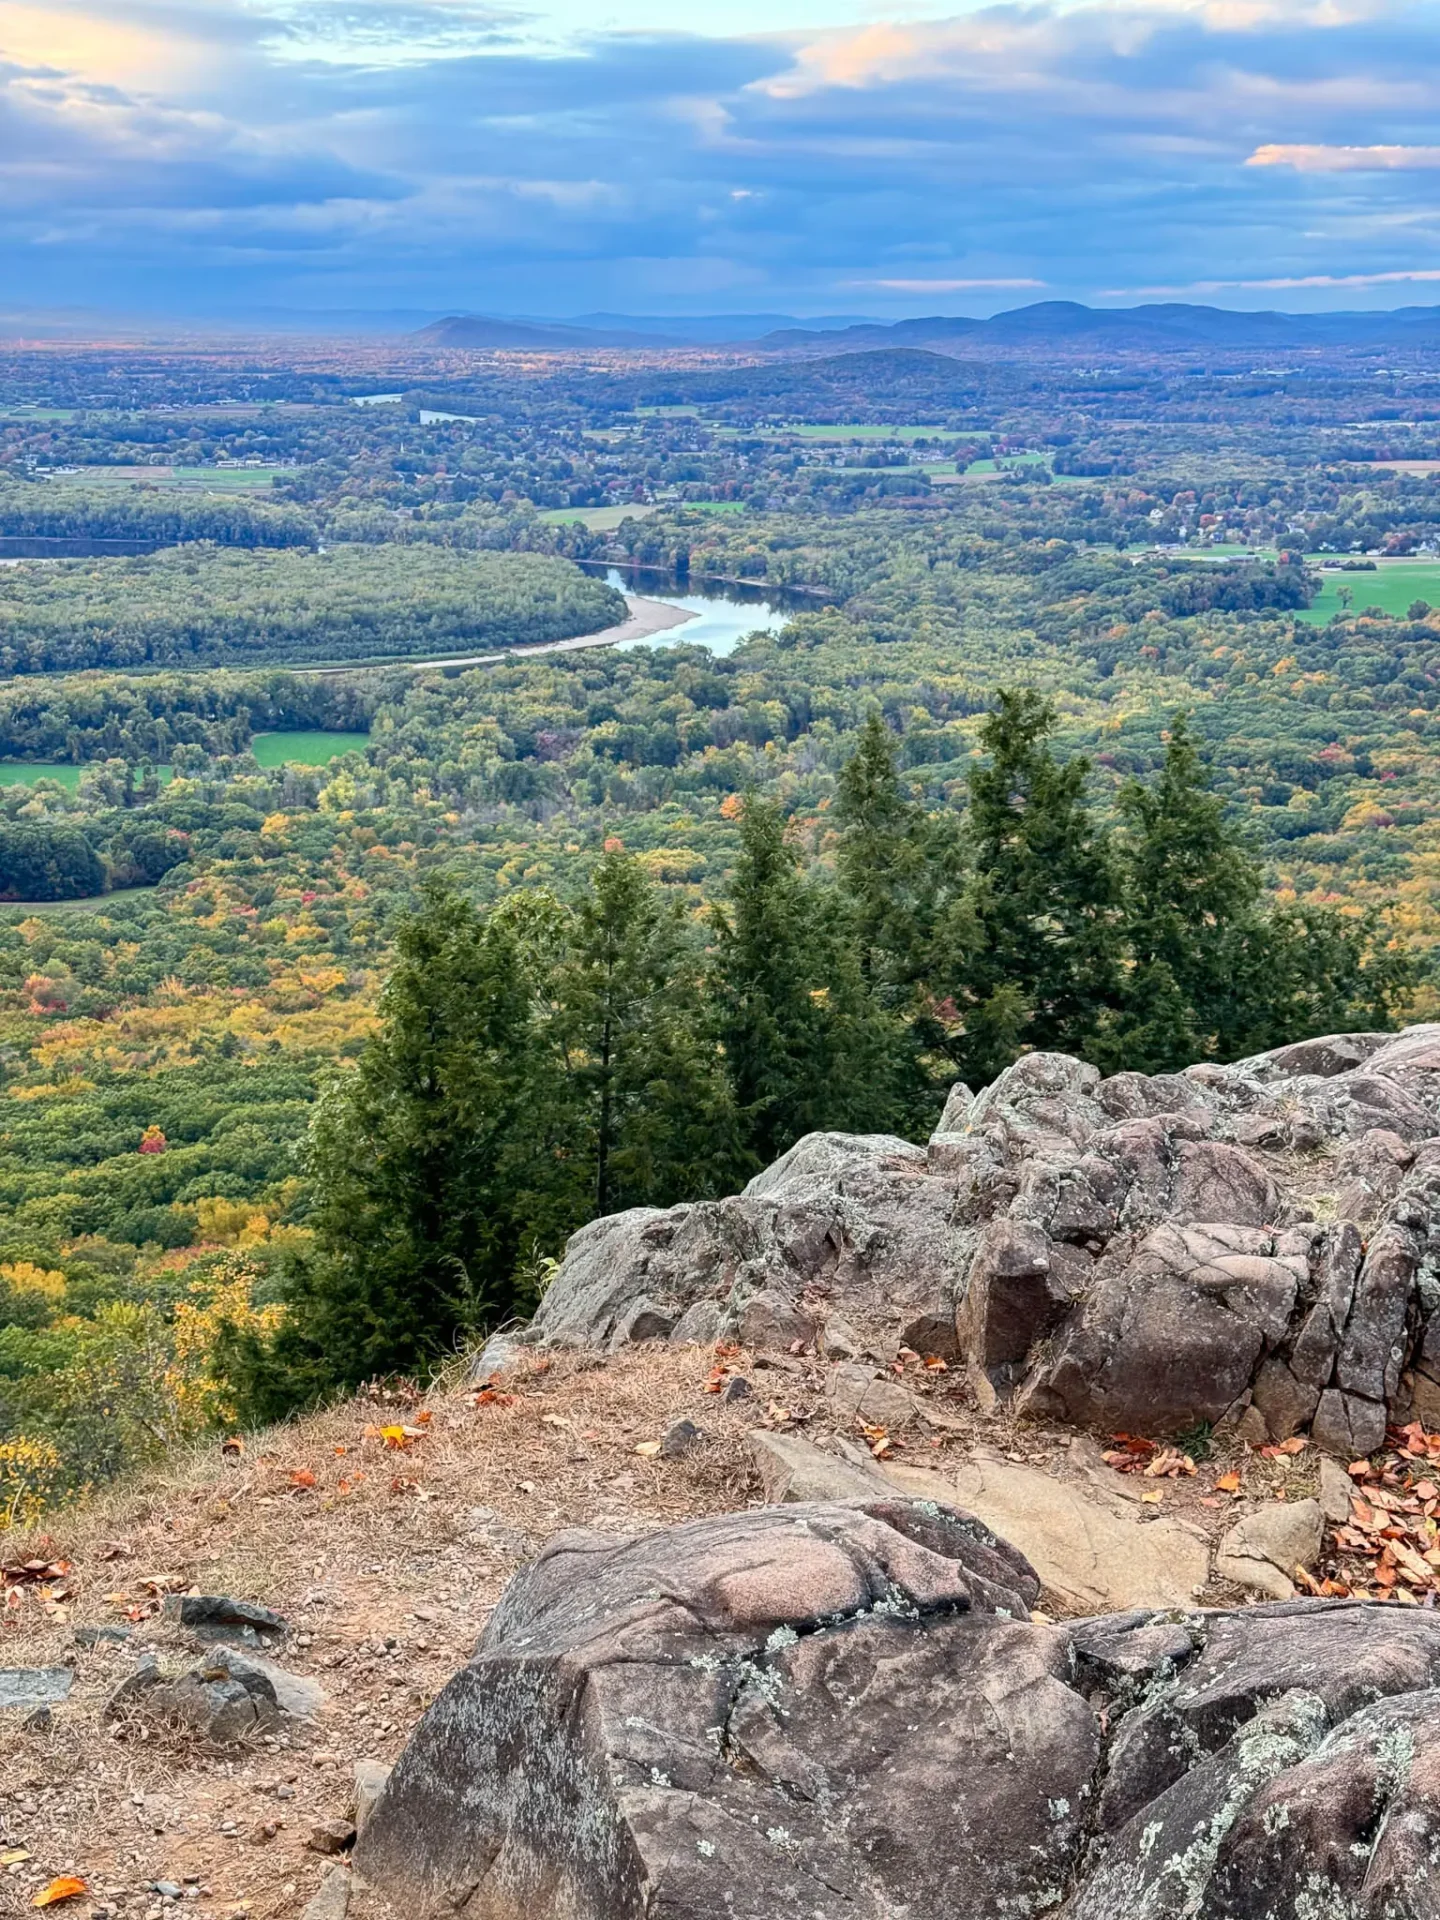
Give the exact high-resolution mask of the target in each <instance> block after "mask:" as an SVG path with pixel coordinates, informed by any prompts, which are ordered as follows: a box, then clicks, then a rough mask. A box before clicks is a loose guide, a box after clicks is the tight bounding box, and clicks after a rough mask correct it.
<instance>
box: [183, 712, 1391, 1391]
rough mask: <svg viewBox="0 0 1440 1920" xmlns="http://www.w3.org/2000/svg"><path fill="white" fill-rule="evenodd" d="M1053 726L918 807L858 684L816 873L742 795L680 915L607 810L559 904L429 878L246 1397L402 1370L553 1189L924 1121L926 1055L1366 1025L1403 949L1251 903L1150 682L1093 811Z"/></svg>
mask: <svg viewBox="0 0 1440 1920" xmlns="http://www.w3.org/2000/svg"><path fill="white" fill-rule="evenodd" d="M1054 725H1055V716H1054V714H1053V711H1052V710H1051V709H1050V707H1049V706H1048V705H1047V704H1046V703H1045V702H1044V701H1043V700H1041V699H1040V698H1039V697H1038V696H1037V695H1036V694H1034V693H1032V692H1028V691H1026V692H1011V693H1004V694H1002V695H1001V696H1000V698H999V701H998V704H997V706H996V708H995V710H994V711H993V712H992V713H991V714H990V715H989V717H988V718H987V719H986V721H985V723H984V725H983V728H982V731H981V739H980V744H981V748H982V751H983V756H984V757H983V759H982V760H980V761H978V762H977V764H976V765H975V766H974V767H973V768H972V770H971V771H970V774H969V776H968V804H967V806H966V807H965V808H964V810H963V812H961V811H956V810H945V811H941V812H928V811H926V810H925V809H924V808H922V807H921V806H920V805H919V804H918V803H917V802H916V801H915V800H914V799H913V798H912V797H911V795H910V794H909V792H908V790H907V788H906V785H905V783H904V781H903V779H902V777H901V773H900V768H899V763H898V757H897V751H896V745H895V742H894V740H893V738H892V736H891V735H890V733H889V731H888V729H887V728H886V727H885V725H884V723H883V722H882V721H881V720H880V718H879V717H878V716H872V717H871V718H870V720H869V721H868V723H867V724H866V726H865V728H864V729H863V731H862V734H861V737H860V741H859V744H858V747H857V749H856V751H855V752H854V753H853V755H852V756H851V758H850V759H849V761H848V762H847V763H846V765H845V766H844V768H843V770H842V772H841V776H840V781H839V787H838V793H837V797H836V801H835V806H834V810H833V816H834V819H835V821H836V824H837V828H838V845H837V847H836V851H835V859H834V865H833V873H832V872H829V871H817V872H809V871H807V870H806V863H805V860H804V857H803V849H802V846H801V844H800V841H799V838H798V837H797V835H796V834H795V833H794V832H793V831H792V830H791V828H790V826H789V825H788V824H787V821H786V819H785V817H784V815H783V814H782V812H781V810H780V809H779V808H778V807H777V806H776V805H774V804H773V803H770V802H767V801H764V800H761V799H758V798H755V797H750V798H749V799H747V800H746V801H745V802H744V803H743V812H742V817H741V821H740V848H739V853H738V857H737V859H736V862H735V866H734V869H733V873H732V875H731V877H730V880H729V884H728V887H727V889H726V895H725V898H724V899H723V900H722V901H721V902H719V903H718V904H716V905H715V906H713V907H711V908H709V909H707V910H706V911H705V912H704V913H703V914H702V915H701V916H700V917H699V918H698V919H695V918H692V917H691V916H690V915H688V914H687V911H686V908H685V906H684V904H683V902H681V901H680V900H677V899H676V898H674V897H673V896H671V895H668V894H667V893H666V892H665V890H664V889H662V888H660V887H658V886H657V885H656V884H655V883H654V882H653V881H652V880H651V879H650V878H649V877H648V875H647V874H646V872H645V870H644V868H643V867H642V865H641V864H640V863H639V862H638V861H637V860H636V859H634V858H632V857H630V856H628V855H627V854H626V853H625V852H624V850H623V849H622V848H621V847H620V846H619V843H618V842H610V843H607V849H606V851H605V853H604V854H603V855H602V857H601V858H600V860H599V862H598V863H597V865H596V868H595V870H594V873H593V875H592V877H591V881H590V884H589V887H588V889H587V891H586V892H585V893H584V895H583V896H582V897H581V898H580V899H578V900H576V901H574V902H570V903H567V902H563V901H561V900H559V899H557V898H556V897H554V896H553V895H551V894H549V893H547V892H544V891H525V892H519V893H517V894H515V895H513V896H511V897H509V898H507V899H505V900H503V901H501V902H500V903H498V904H497V905H495V906H493V907H492V908H490V909H489V910H488V911H485V912H482V911H480V910H478V909H477V908H476V907H475V906H473V905H472V904H471V903H470V902H469V901H467V900H466V899H464V898H462V897H461V896H460V895H459V894H458V893H456V892H455V891H454V890H452V889H450V888H448V887H447V886H446V885H445V884H444V883H443V882H437V881H432V882H430V883H429V884H428V887H427V891H426V894H425V897H424V900H423V903H422V905H421V907H420V909H419V910H418V911H417V912H416V913H415V914H414V915H413V916H411V917H410V918H408V919H407V920H406V921H405V922H404V924H403V925H402V927H401V928H400V931H399V935H398V940H397V947H396V960H395V965H394V969H393V971H392V973H391V976H390V979H389V981H388V984H387V986H386V989H385V992H384V995H383V998H382V1002H381V1016H382V1017H381V1023H380V1027H379V1030H378V1032H377V1033H376V1034H375V1036H374V1037H373V1039H371V1040H370V1041H369V1043H368V1044H367V1046H366V1048H365V1050H364V1052H363V1054H362V1056H361V1058H360V1060H359V1062H358V1065H357V1066H356V1068H355V1069H354V1071H352V1072H350V1073H348V1074H345V1075H343V1076H341V1077H338V1078H337V1079H336V1080H334V1082H333V1083H332V1084H331V1085H330V1087H329V1090H328V1091H327V1092H326V1093H325V1094H324V1095H323V1097H322V1099H321V1100H320V1102H319V1105H318V1107H317V1110H316V1113H315V1117H314V1121H313V1124H312V1126H311V1129H310V1135H309V1143H308V1183H309V1190H310V1195H311V1206H310V1212H309V1215H308V1218H307V1220H306V1224H307V1225H308V1226H309V1227H310V1228H311V1229H312V1230H313V1234H314V1252H313V1253H312V1254H309V1255H307V1256H305V1257H304V1258H296V1259H294V1260H293V1261H292V1262H291V1264H290V1266H289V1269H288V1272H287V1276H286V1279H285V1282H284V1289H285V1298H286V1302H287V1305H288V1308H289V1311H288V1313H287V1315H286V1317H285V1319H284V1322H283V1324H282V1325H281V1327H280V1329H279V1330H278V1332H276V1333H275V1334H273V1335H271V1336H266V1337H262V1336H260V1335H257V1334H256V1333H254V1332H253V1331H252V1332H249V1333H239V1332H237V1333H234V1334H233V1335H231V1336H229V1337H227V1339H226V1340H225V1342H223V1343H222V1350H221V1361H220V1364H221V1365H222V1368H223V1369H224V1370H225V1372H226V1373H227V1375H228V1377H229V1378H230V1379H231V1381H232V1382H233V1384H234V1385H235V1386H236V1388H237V1390H238V1392H239V1395H240V1398H241V1400H242V1402H243V1404H244V1405H245V1407H246V1409H247V1411H248V1412H249V1413H250V1414H251V1415H252V1416H253V1417H256V1418H267V1417H273V1416H275V1415H277V1414H279V1413H282V1412H284V1411H285V1410H286V1409H287V1408H289V1407H292V1406H294V1405H297V1404H302V1403H304V1402H306V1401H309V1400H312V1399H314V1398H317V1397H319V1396H321V1395H323V1394H325V1393H327V1392H330V1391H334V1390H336V1389H341V1388H353V1387H354V1386H356V1385H358V1384H359V1383H360V1382H362V1381H364V1380H365V1379H367V1378H370V1377H372V1376H374V1375H376V1374H385V1373H394V1372H406V1373H415V1372H420V1371H423V1370H424V1369H425V1368H426V1367H427V1366H428V1365H430V1364H432V1363H433V1362H434V1361H435V1360H436V1359H437V1358H438V1357H440V1356H442V1355H443V1354H444V1353H446V1352H448V1351H450V1350H452V1349H453V1347H454V1345H455V1343H456V1342H457V1341H458V1340H460V1339H461V1338H463V1337H464V1336H466V1335H467V1334H469V1333H472V1332H474V1331H475V1330H477V1329H480V1328H483V1327H486V1326H491V1325H494V1324H497V1323H498V1322H500V1321H503V1320H504V1319H505V1318H507V1317H509V1316H510V1315H512V1314H514V1313H515V1312H517V1311H522V1310H524V1308H525V1307H526V1306H527V1305H528V1304H529V1303H530V1301H531V1299H532V1298H533V1292H534V1288H535V1285H536V1283H537V1280H538V1279H539V1277H540V1276H541V1275H542V1274H543V1271H544V1269H545V1262H546V1261H547V1260H548V1259H551V1258H553V1257H554V1256H555V1255H556V1254H558V1252H559V1251H560V1249H561V1247H562V1246H563V1243H564V1240H565V1237H566V1236H567V1235H568V1234H569V1233H570V1232H572V1231H573V1230H574V1229H575V1228H576V1227H578V1226H579V1225H581V1224H582V1223H583V1222H584V1221H586V1220H587V1219H590V1218H593V1217H595V1216H597V1215H600V1214H604V1213H608V1212H613V1211H617V1210H619V1209H622V1208H626V1207H633V1206H649V1205H661V1206H663V1205H668V1204H671V1203H673V1202H675V1201H678V1200H681V1199H695V1198H703V1197H706V1196H712V1195H717V1194H721V1193H726V1192H731V1191H733V1190H734V1188H735V1187H736V1185H737V1184H739V1183H740V1182H741V1181H743V1180H744V1179H745V1178H747V1177H748V1176H749V1175H750V1174H752V1173H753V1172H755V1171H756V1170H757V1169H758V1168H760V1167H762V1166H764V1165H765V1164H767V1163H768V1162H769V1161H770V1160H772V1159H774V1158H775V1157H776V1156H777V1155H778V1154H780V1153H782V1152H783V1151H784V1150H785V1149H786V1148H788V1147H789V1146H790V1145H791V1144H792V1143H793V1142H794V1141H795V1140H796V1139H797V1138H799V1137H800V1136H801V1135H802V1134H805V1133H807V1132H811V1131H814V1130H817V1129H839V1130H845V1131H894V1132H900V1133H910V1134H912V1135H913V1134H915V1133H917V1132H923V1131H926V1130H928V1128H929V1127H930V1126H931V1125H933V1121H934V1118H935V1116H936V1114H937V1113H938V1110H939V1106H940V1103H941V1100H942V1098H943V1093H944V1090H945V1089H946V1088H947V1087H948V1085H949V1084H950V1083H951V1082H952V1081H953V1080H954V1079H956V1078H957V1077H959V1078H964V1079H967V1080H969V1081H971V1082H972V1083H973V1084H975V1085H981V1084H984V1083H986V1082H988V1081H989V1080H990V1079H992V1078H993V1077H994V1076H995V1075H996V1074H997V1073H998V1072H1000V1071H1001V1070H1002V1069H1003V1068H1004V1067H1005V1066H1006V1065H1008V1064H1009V1063H1010V1062H1011V1061H1013V1060H1014V1059H1015V1058H1017V1057H1018V1056H1019V1055H1020V1054H1021V1053H1023V1052H1026V1051H1029V1050H1032V1049H1037V1048H1041V1049H1053V1050H1060V1051H1065V1052H1070V1053H1076V1054H1079V1055H1081V1056H1083V1057H1085V1058H1087V1059H1089V1060H1091V1061H1093V1062H1094V1063H1095V1064H1096V1065H1097V1066H1099V1067H1101V1068H1102V1069H1103V1070H1105V1071H1107V1072H1113V1071H1117V1070H1119V1069H1121V1068H1135V1069H1139V1070H1142V1071H1148V1072H1158V1071H1165V1070H1173V1069H1176V1068H1179V1067H1182V1066H1185V1065H1187V1064H1188V1063H1190V1062H1191V1061H1193V1060H1196V1059H1201V1058H1207V1057H1208V1058H1219V1059H1226V1058H1235V1057H1238V1056H1241V1055H1243V1054H1246V1053H1249V1052H1252V1051H1257V1050H1259V1049H1262V1048H1265V1047H1268V1046H1272V1045H1277V1044H1280V1043H1281V1042H1283V1041H1287V1040H1292V1039H1296V1038H1299V1037H1301V1036H1302V1035H1304V1034H1307V1033H1313V1032H1317V1031H1324V1030H1327V1029H1336V1028H1344V1027H1353V1026H1357V1025H1359V1026H1366V1027H1374V1026H1383V1025H1386V1024H1388V1022H1389V1021H1390V1019H1391V1017H1392V1015H1393V1013H1394V1011H1395V1009H1396V1008H1397V1006H1398V1005H1399V1004H1400V1003H1401V1002H1402V1000H1403V997H1404V995H1405V993H1406V992H1407V990H1408V987H1409V985H1410V981H1411V967H1410V963H1409V961H1408V960H1407V959H1406V957H1405V956H1404V954H1402V953H1400V952H1398V951H1395V950H1394V949H1393V948H1392V946H1391V945H1390V944H1389V943H1388V942H1387V941H1386V939H1385V937H1384V935H1383V932H1382V930H1381V929H1380V928H1379V927H1378V926H1377V925H1375V924H1374V923H1373V922H1371V921H1367V920H1364V919H1362V918H1355V917H1345V916H1341V915H1339V914H1336V913H1332V912H1328V911H1323V910H1316V909H1311V908H1289V907H1277V906H1274V905H1272V904H1270V903H1269V902H1268V901H1267V900H1266V898H1265V895H1264V887H1263V876H1262V873H1261V870H1260V867H1259V864H1258V862H1257V861H1256V860H1255V858H1254V856H1253V855H1252V854H1251V853H1250V851H1249V850H1248V848H1247V846H1246V845H1245V843H1244V841H1243V839H1242V838H1241V836H1240V834H1239V833H1238V831H1237V830H1236V828H1235V827H1234V826H1233V825H1232V824H1231V823H1230V822H1229V821H1228V820H1227V818H1226V815H1225V810H1224V806H1223V803H1222V802H1221V800H1220V799H1219V798H1218V796H1217V795H1215V794H1214V793H1213V792H1212V791H1211V790H1210V784H1209V777H1208V773H1207V770H1206V767H1205V765H1204V763H1203V760H1202V758H1201V755H1200V753H1199V751H1198V748H1197V746H1196V742H1195V739H1194V737H1193V735H1192V733H1191V730H1190V727H1189V725H1188V723H1187V721H1186V719H1185V718H1184V716H1183V715H1178V716H1176V717H1175V719H1174V720H1173V722H1172V725H1171V727H1170V730H1169V737H1168V743H1167V750H1166V756H1165V761H1164V765H1163V767H1162V768H1161V770H1160V772H1159V774H1158V776H1157V777H1156V778H1155V779H1154V780H1153V781H1152V782H1150V783H1148V784H1147V783H1141V782H1139V781H1132V782H1130V783H1128V784H1127V785H1126V786H1125V787H1124V788H1123V789H1122V791H1121V794H1120V802H1119V818H1118V821H1117V822H1116V824H1115V825H1114V826H1113V827H1110V826H1107V825H1105V824H1104V823H1102V821H1101V820H1100V819H1099V818H1098V817H1097V816H1096V814H1095V812H1094V811H1093V809H1092V808H1091V806H1090V804H1089V802H1088V800H1087V793H1086V787H1087V776H1088V772H1089V767H1088V763H1087V761H1086V760H1084V759H1083V758H1073V759H1070V760H1068V761H1062V760H1060V759H1059V758H1058V757H1057V755H1056V754H1055V752H1054V750H1053V748H1052V746H1051V734H1052V732H1053V729H1054Z"/></svg>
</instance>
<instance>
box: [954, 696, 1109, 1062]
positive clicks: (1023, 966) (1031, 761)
mask: <svg viewBox="0 0 1440 1920" xmlns="http://www.w3.org/2000/svg"><path fill="white" fill-rule="evenodd" d="M1054 727H1055V715H1054V712H1053V709H1052V708H1051V707H1050V706H1049V705H1048V703H1047V702H1045V701H1044V700H1042V699H1041V698H1040V696H1039V695H1038V694H1036V693H1034V692H1032V691H1030V690H1028V689H1026V690H1024V691H1021V692H1018V693H1014V692H1007V693H1002V694H1001V695H1000V699H999V703H998V705H997V707H996V709H995V711H994V712H993V713H992V714H990V716H989V717H988V718H987V720H986V721H985V724H984V726H983V727H982V728H981V731H980V745H981V748H982V750H983V751H984V752H985V753H986V754H988V756H989V759H988V762H987V763H986V764H985V765H983V766H979V767H976V768H975V769H974V770H972V772H971V774H970V781H969V785H970V810H969V816H968V819H967V821H966V842H967V849H968V852H969V857H970V865H971V874H970V880H969V884H968V888H967V891H966V896H965V898H964V899H963V900H961V901H959V902H958V903H957V905H956V907H955V908H954V909H953V910H952V912H951V915H950V919H949V924H948V926H947V927H946V928H945V929H944V931H943V934H942V935H941V937H940V938H939V940H938V943H937V951H936V960H935V965H934V968H933V970H932V972H933V974H934V975H935V976H940V977H939V978H937V980H936V986H937V993H938V992H939V990H940V989H941V988H942V985H943V995H942V996H941V997H943V998H948V999H950V1000H952V1001H953V1002H954V1004H955V1005H956V1006H957V1007H958V1008H959V1010H960V1014H961V1018H962V1021H963V1032H962V1033H961V1034H960V1036H959V1037H958V1038H957V1040H956V1041H955V1042H954V1044H953V1047H952V1052H953V1055H954V1057H955V1059H956V1061H957V1064H958V1065H959V1066H960V1067H961V1070H962V1071H963V1072H964V1073H965V1074H966V1075H967V1077H968V1076H971V1075H973V1076H975V1077H976V1078H977V1079H979V1080H980V1081H982V1082H983V1081H987V1080H990V1079H993V1078H994V1076H995V1075H996V1074H997V1073H999V1072H1000V1071H1001V1069H1002V1068H1004V1067H1005V1066H1007V1065H1008V1064H1009V1062H1010V1061H1011V1060H1012V1059H1013V1058H1014V1057H1015V1052H1016V1051H1017V1050H1018V1045H1019V1044H1023V1045H1025V1046H1027V1047H1034V1048H1046V1049H1057V1050H1060V1051H1064V1052H1069V1053H1079V1054H1084V1053H1085V1052H1086V1051H1087V1050H1088V1049H1090V1048H1091V1047H1092V1046H1093V1044H1094V1043H1095V1041H1096V1038H1097V1036H1098V1035H1099V1034H1100V1033H1101V1032H1102V1030H1103V1027H1104V1024H1105V1021H1106V1019H1107V1017H1108V1016H1109V1013H1110V1010H1111V1009H1112V1008H1113V1006H1114V1004H1115V1001H1116V997H1117V994H1118V990H1119V975H1120V940H1121V929H1120V924H1119V921H1120V913H1119V894H1118V887H1117V883H1116V876H1115V870H1114V864H1113V861H1112V859H1111V855H1110V849H1109V846H1108V844H1107V841H1106V838H1105V836H1104V834H1103V833H1102V832H1101V831H1100V830H1099V829H1098V828H1097V827H1096V825H1095V823H1094V821H1093V820H1092V819H1091V817H1090V813H1089V810H1088V808H1087V807H1086V804H1085V781H1086V776H1087V774H1088V773H1089V766H1090V763H1089V761H1088V760H1085V759H1083V758H1076V759H1073V760H1069V761H1067V762H1065V763H1064V764H1063V765H1062V764H1061V763H1060V762H1059V761H1058V760H1057V759H1056V758H1055V756H1054V754H1053V753H1052V752H1051V750H1050V748H1049V746H1048V745H1047V741H1048V738H1049V736H1050V734H1051V733H1052V732H1053V731H1054Z"/></svg>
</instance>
